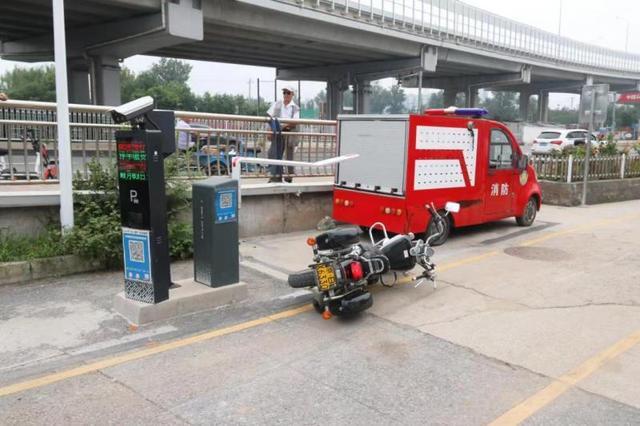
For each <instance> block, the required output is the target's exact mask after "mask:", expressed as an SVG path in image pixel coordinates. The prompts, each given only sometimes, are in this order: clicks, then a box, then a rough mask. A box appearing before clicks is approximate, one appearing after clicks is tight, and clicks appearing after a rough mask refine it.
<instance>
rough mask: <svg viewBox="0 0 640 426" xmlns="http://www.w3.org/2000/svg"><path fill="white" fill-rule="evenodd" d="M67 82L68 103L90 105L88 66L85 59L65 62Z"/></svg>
mask: <svg viewBox="0 0 640 426" xmlns="http://www.w3.org/2000/svg"><path fill="white" fill-rule="evenodd" d="M67 80H68V84H69V102H71V103H74V104H91V91H90V90H89V64H88V63H87V61H86V60H85V59H70V60H68V61H67Z"/></svg>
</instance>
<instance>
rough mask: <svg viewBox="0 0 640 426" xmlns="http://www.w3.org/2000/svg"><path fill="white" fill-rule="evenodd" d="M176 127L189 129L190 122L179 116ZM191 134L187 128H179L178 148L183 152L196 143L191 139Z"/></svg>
mask: <svg viewBox="0 0 640 426" xmlns="http://www.w3.org/2000/svg"><path fill="white" fill-rule="evenodd" d="M176 127H177V128H182V129H188V128H190V127H191V126H189V123H187V122H186V121H184V120H183V119H182V118H178V119H177V120H176ZM190 138H191V135H190V133H189V131H186V130H178V150H180V151H181V152H185V151H186V150H187V149H189V148H191V147H192V146H193V145H194V144H193V142H191V140H190Z"/></svg>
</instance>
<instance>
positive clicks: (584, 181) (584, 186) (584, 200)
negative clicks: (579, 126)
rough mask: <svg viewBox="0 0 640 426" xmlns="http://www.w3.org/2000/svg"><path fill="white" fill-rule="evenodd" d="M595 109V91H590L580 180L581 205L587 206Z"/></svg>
mask: <svg viewBox="0 0 640 426" xmlns="http://www.w3.org/2000/svg"><path fill="white" fill-rule="evenodd" d="M595 108H596V91H595V89H593V90H592V95H591V109H590V110H589V133H587V137H586V138H585V142H584V145H585V155H584V176H583V178H582V205H583V206H586V205H587V181H588V180H589V156H590V155H591V134H592V133H593V110H594V109H595Z"/></svg>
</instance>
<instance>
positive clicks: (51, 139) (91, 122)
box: [0, 101, 336, 183]
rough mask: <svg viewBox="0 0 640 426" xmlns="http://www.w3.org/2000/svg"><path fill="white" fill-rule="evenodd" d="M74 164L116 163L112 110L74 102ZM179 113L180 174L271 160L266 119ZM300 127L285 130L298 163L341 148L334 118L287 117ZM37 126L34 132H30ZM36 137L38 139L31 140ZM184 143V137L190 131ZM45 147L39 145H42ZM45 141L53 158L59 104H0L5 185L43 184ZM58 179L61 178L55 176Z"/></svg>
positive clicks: (307, 171) (328, 170)
mask: <svg viewBox="0 0 640 426" xmlns="http://www.w3.org/2000/svg"><path fill="white" fill-rule="evenodd" d="M70 111H71V112H70V122H71V124H70V126H71V151H72V168H73V172H74V174H75V175H77V176H78V177H79V178H86V177H87V176H88V174H89V173H90V170H89V164H90V162H91V161H98V162H100V163H102V164H103V165H108V164H109V163H113V162H114V161H115V130H117V129H118V128H122V126H118V125H115V124H113V122H112V120H111V116H110V114H109V108H108V107H102V106H91V105H71V106H70ZM176 117H177V118H179V119H182V120H184V121H185V122H186V123H187V125H186V126H184V125H183V126H177V127H176V144H177V143H178V142H179V141H180V140H181V135H180V133H181V132H184V133H185V136H187V138H186V141H187V143H186V144H185V146H182V147H179V146H177V148H183V149H182V150H180V149H178V153H177V155H174V156H172V158H173V159H172V160H170V161H174V162H175V167H176V169H177V171H178V174H180V175H184V176H186V177H204V176H207V175H211V174H228V173H229V167H228V164H229V162H230V158H232V156H234V155H243V156H252V157H259V158H260V157H262V158H266V157H267V153H268V149H269V146H270V143H271V142H270V141H269V140H268V137H267V135H269V134H271V132H270V131H269V130H268V124H267V123H268V119H267V117H252V116H239V115H225V114H208V113H196V112H186V111H177V112H176ZM281 121H282V122H284V123H287V122H291V123H293V124H295V125H296V127H295V132H288V133H286V138H285V139H286V141H287V143H295V144H296V145H297V147H296V149H295V151H294V158H293V159H294V160H300V161H317V160H322V159H325V158H329V157H331V156H333V155H334V154H335V152H336V143H335V139H336V135H335V125H336V123H335V121H327V120H281ZM29 130H32V133H31V134H30V133H29ZM32 136H33V137H32ZM183 140H184V136H183ZM38 144H39V146H38ZM42 146H46V148H47V154H48V157H49V159H50V160H52V161H55V160H56V159H57V158H58V141H57V130H56V112H55V104H54V103H46V102H25V101H7V102H2V103H1V104H0V183H1V182H9V181H16V180H27V181H42V180H43V178H45V175H46V164H45V163H46V161H43V160H44V159H43V152H42V151H41V148H40V147H42ZM267 172H268V171H267V170H266V168H264V167H261V166H259V165H257V166H256V165H248V164H247V165H245V166H244V167H243V171H242V174H243V176H245V177H247V176H265V175H266V174H267ZM333 173H334V169H333V167H332V166H326V167H320V168H296V169H295V174H296V175H298V176H300V175H302V176H326V175H332V174H333ZM53 180H55V179H53Z"/></svg>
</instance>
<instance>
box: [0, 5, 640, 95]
mask: <svg viewBox="0 0 640 426" xmlns="http://www.w3.org/2000/svg"><path fill="white" fill-rule="evenodd" d="M465 3H467V4H470V5H474V6H477V7H480V8H483V9H486V10H489V11H491V12H494V13H497V14H500V15H502V16H505V17H508V18H511V19H515V20H517V21H520V22H524V23H527V24H530V25H533V26H535V27H538V28H540V29H543V30H547V31H550V32H553V33H557V32H558V27H559V23H560V19H559V18H560V5H561V4H562V22H561V26H560V31H561V34H562V35H563V36H566V37H570V38H572V39H575V40H580V41H583V42H586V43H592V44H596V45H599V46H603V47H608V48H614V49H618V50H621V51H624V50H625V41H626V37H627V32H628V50H629V52H633V53H640V27H635V28H634V26H633V25H632V21H633V20H634V19H637V18H636V17H640V1H638V0H535V1H532V0H526V1H525V0H465ZM154 61H157V58H153V57H145V56H134V57H131V58H128V59H126V60H125V61H124V65H125V66H126V67H128V68H130V69H132V70H133V71H135V72H140V71H143V70H145V69H148V68H149V67H150V65H151V64H152V63H153V62H154ZM189 62H190V63H191V64H192V65H193V71H192V73H191V79H190V81H189V83H190V85H191V88H192V90H193V91H194V92H196V93H198V94H202V93H204V92H206V91H209V92H212V93H232V94H242V95H244V96H247V95H249V94H250V93H249V80H251V81H252V83H251V97H255V96H256V80H257V79H258V78H259V79H260V80H261V81H262V83H261V96H262V97H264V98H266V99H267V100H271V99H272V98H273V80H274V76H275V70H274V69H273V68H264V67H249V66H239V65H229V64H220V63H210V62H201V61H189ZM15 66H26V64H22V63H16V62H11V61H3V60H1V59H0V73H3V72H5V71H6V70H8V69H12V68H13V67H15ZM279 84H280V83H279ZM383 84H385V85H389V84H391V81H384V82H383ZM324 87H325V85H324V83H318V82H302V87H301V94H302V99H309V98H312V97H313V96H315V94H316V93H318V92H319V91H320V90H322V89H323V88H324ZM574 102H575V101H574ZM558 105H563V106H564V105H567V106H568V105H570V97H569V96H566V95H552V97H551V99H550V106H551V107H556V106H558Z"/></svg>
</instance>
